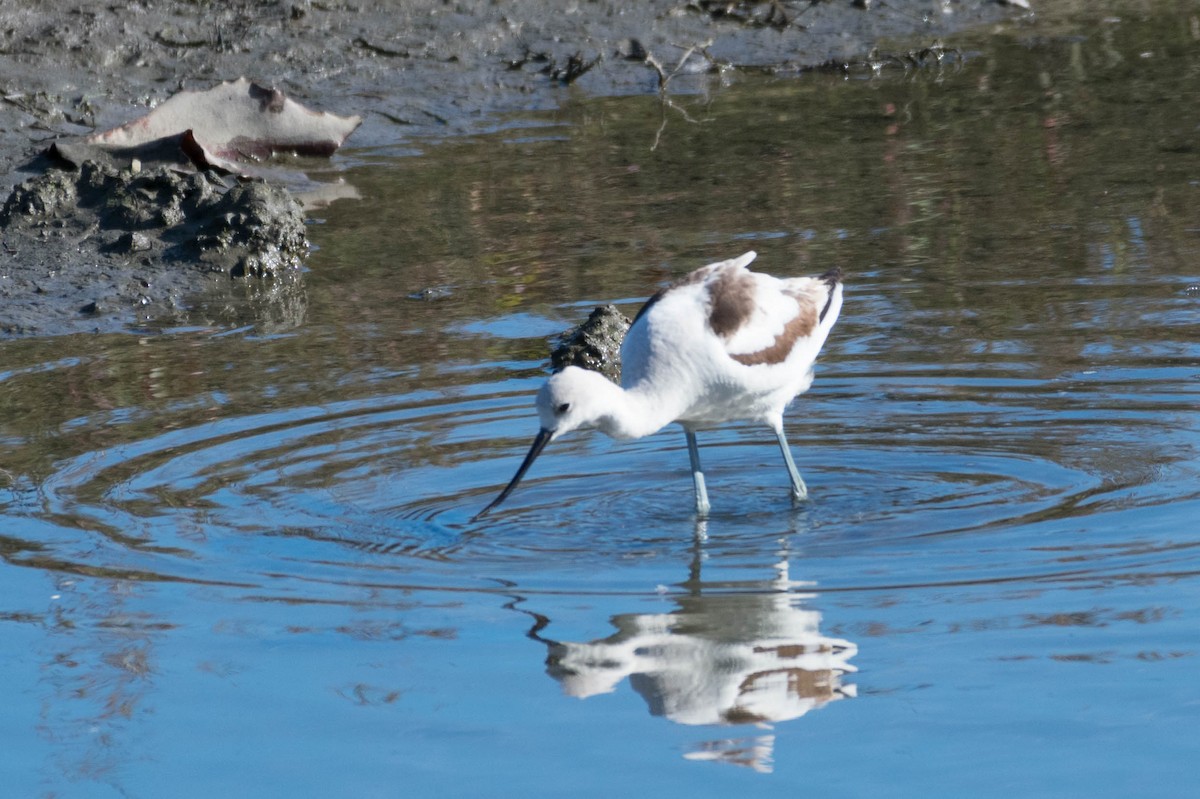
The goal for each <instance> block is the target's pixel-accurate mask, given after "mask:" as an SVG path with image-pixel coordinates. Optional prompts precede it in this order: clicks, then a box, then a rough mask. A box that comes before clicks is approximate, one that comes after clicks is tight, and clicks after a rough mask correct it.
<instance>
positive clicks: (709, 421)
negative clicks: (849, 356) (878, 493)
mask: <svg viewBox="0 0 1200 799" xmlns="http://www.w3.org/2000/svg"><path fill="white" fill-rule="evenodd" d="M754 258H755V253H754V252H747V253H745V254H744V255H742V256H740V257H738V258H734V259H731V260H728V261H721V262H719V263H715V264H710V265H708V266H705V267H701V268H700V269H697V270H695V271H694V272H691V273H690V274H688V275H686V276H685V277H683V278H682V279H681V280H679V281H676V282H675V283H673V284H672V285H670V286H668V287H667V288H665V289H663V290H662V291H660V292H659V293H658V294H656V295H654V296H653V297H651V298H650V300H649V301H648V302H647V303H646V305H645V306H644V307H643V308H642V310H641V311H640V312H639V313H638V315H637V317H636V318H635V319H634V322H633V324H632V325H631V326H630V328H629V331H628V333H626V336H625V341H624V342H623V344H622V345H621V385H620V386H617V385H615V384H613V383H612V382H610V381H609V380H607V379H606V378H605V377H604V376H602V375H600V374H599V373H597V372H591V371H588V370H586V369H580V368H578V367H575V366H568V367H567V368H565V369H563V370H562V371H561V372H559V373H558V374H556V375H554V376H552V377H551V378H550V379H549V380H548V381H547V382H546V384H545V385H544V386H542V388H541V390H540V391H539V392H538V399H537V407H538V415H539V417H540V420H541V432H540V433H539V434H538V437H537V439H535V441H534V445H533V447H532V448H531V449H530V451H529V454H528V455H527V456H526V458H525V461H524V462H523V463H522V464H521V467H520V469H519V470H518V471H517V475H516V476H515V477H514V478H513V480H512V482H510V483H509V485H508V487H507V488H505V489H504V491H503V492H502V493H501V495H500V496H499V497H498V498H497V499H496V500H495V501H494V502H492V504H490V505H488V507H487V508H484V510H483V511H481V512H480V513H479V515H480V516H482V515H483V514H484V513H486V512H487V511H489V510H491V508H493V507H495V506H496V505H498V504H500V502H502V501H503V500H504V498H505V497H507V496H508V494H509V493H510V492H511V491H512V490H513V489H514V488H515V487H516V485H517V483H518V482H519V481H520V479H521V477H522V476H523V475H524V473H525V470H526V469H528V468H529V465H530V464H531V463H532V462H533V459H534V458H536V457H537V455H538V453H540V452H541V449H542V447H544V446H545V444H546V443H548V442H549V441H553V440H554V439H556V438H558V437H559V436H561V435H563V434H564V433H567V432H570V431H571V430H577V429H588V428H596V429H599V430H600V431H601V432H603V433H606V434H607V435H609V436H612V437H613V438H621V439H628V438H641V437H642V436H647V435H650V434H651V433H654V432H657V431H658V430H660V429H662V428H663V427H665V426H666V425H668V424H670V423H672V422H678V423H680V424H681V425H683V428H684V431H685V433H686V435H687V438H688V451H689V454H690V455H691V458H692V470H693V477H694V479H695V484H696V506H697V510H698V511H699V512H700V513H701V514H703V513H706V512H707V511H708V497H707V492H706V490H705V487H704V475H703V473H702V472H701V470H700V463H699V454H698V451H697V448H696V440H695V430H697V429H703V428H705V427H711V426H714V425H719V424H723V423H726V422H731V421H738V420H744V421H758V422H763V423H765V424H767V425H768V426H769V427H771V429H772V430H774V431H775V434H776V437H777V438H778V440H779V444H780V448H781V449H782V451H783V455H784V459H785V462H786V463H787V466H788V471H789V473H790V475H791V477H792V493H793V495H794V496H795V497H796V498H797V499H804V498H805V496H806V495H807V489H806V488H805V487H804V483H803V481H802V480H801V479H800V475H799V473H798V472H797V471H796V469H795V465H794V463H793V462H792V459H791V453H790V451H789V450H788V447H787V442H786V439H785V437H784V434H783V410H784V408H786V407H787V405H788V404H789V403H790V402H791V401H792V400H793V399H794V398H795V397H796V395H798V394H800V393H802V392H804V391H806V390H807V389H808V387H809V386H810V385H812V381H813V371H812V367H813V362H814V361H815V360H816V358H817V354H818V353H819V352H820V350H821V347H822V345H824V343H825V339H826V338H827V337H828V335H829V331H830V330H831V329H832V328H833V325H834V323H835V322H836V321H837V317H838V314H839V312H840V311H841V306H842V285H841V274H840V271H839V270H833V271H831V272H828V273H826V274H825V275H822V276H821V277H800V278H791V279H780V278H776V277H772V276H770V275H764V274H761V273H757V272H751V271H749V270H748V269H746V266H747V265H748V264H749V263H750V262H751V261H753V260H754Z"/></svg>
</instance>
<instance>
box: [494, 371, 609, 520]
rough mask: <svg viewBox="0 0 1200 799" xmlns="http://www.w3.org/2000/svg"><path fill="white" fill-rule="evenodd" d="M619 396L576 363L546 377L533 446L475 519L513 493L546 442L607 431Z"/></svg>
mask: <svg viewBox="0 0 1200 799" xmlns="http://www.w3.org/2000/svg"><path fill="white" fill-rule="evenodd" d="M620 397H621V389H620V388H619V387H617V386H616V385H615V384H613V383H611V382H609V381H608V379H607V378H605V377H604V375H601V374H600V373H598V372H591V371H588V370H587V369H580V368H579V367H578V366H568V367H567V368H566V369H563V370H562V371H561V372H559V373H558V374H556V375H554V376H553V377H551V378H550V379H549V380H547V381H546V383H545V385H543V386H542V388H541V390H539V391H538V396H537V409H538V418H539V419H540V420H541V430H539V431H538V434H537V437H536V438H534V439H533V445H532V446H531V447H530V448H529V453H528V454H526V455H525V460H523V461H522V462H521V465H520V466H519V467H518V468H517V473H516V475H514V476H513V479H512V480H511V481H509V483H508V485H507V486H505V488H504V490H503V491H501V492H500V496H498V497H496V498H495V499H494V500H492V502H491V504H489V505H488V506H487V507H486V508H484V509H483V510H481V511H479V513H477V514H475V518H476V519H478V518H479V517H480V516H483V515H484V514H486V513H487V512H488V511H490V510H491V509H492V508H494V507H496V506H497V505H499V504H500V503H501V502H503V501H504V500H505V499H506V498H507V497H508V495H509V494H511V493H512V492H513V489H514V488H516V487H517V484H518V483H520V482H521V478H522V477H524V476H525V472H527V471H528V470H529V467H530V466H531V465H532V464H533V462H534V460H536V459H537V456H538V455H540V454H541V452H542V450H543V449H544V448H545V446H546V444H548V443H550V442H551V441H553V440H554V439H556V438H558V437H559V436H561V435H562V434H563V433H569V432H571V431H572V430H579V429H585V428H589V427H599V428H600V429H602V430H605V431H609V430H610V429H611V427H612V419H613V410H614V408H615V406H616V404H617V403H619V402H620Z"/></svg>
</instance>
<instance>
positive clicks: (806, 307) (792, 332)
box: [729, 294, 819, 366]
mask: <svg viewBox="0 0 1200 799" xmlns="http://www.w3.org/2000/svg"><path fill="white" fill-rule="evenodd" d="M793 296H795V299H796V305H798V306H799V307H798V309H797V313H796V315H795V316H794V317H792V319H791V321H789V322H788V323H787V324H786V325H784V326H783V332H782V333H780V334H779V335H778V336H776V337H775V340H774V341H773V342H771V345H770V346H769V347H765V348H763V349H761V350H758V351H757V352H745V353H741V354H739V355H730V356H729V357H730V358H733V359H734V360H735V361H737V362H738V363H743V364H745V365H746V366H758V365H759V364H776V363H783V362H784V361H786V360H787V357H788V355H790V354H791V352H792V347H794V346H795V345H796V342H797V341H799V340H800V339H802V338H804V337H805V336H807V335H808V334H810V333H812V332H813V330H815V329H816V327H817V322H818V319H819V314H818V312H817V304H816V303H815V302H813V299H812V297H810V296H808V295H807V294H803V295H799V296H796V295H793Z"/></svg>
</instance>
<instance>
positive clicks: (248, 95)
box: [86, 78, 362, 168]
mask: <svg viewBox="0 0 1200 799" xmlns="http://www.w3.org/2000/svg"><path fill="white" fill-rule="evenodd" d="M361 123H362V118H361V117H359V116H349V117H343V116H338V115H336V114H330V113H328V112H323V111H313V110H311V109H309V108H306V107H304V106H303V105H301V104H300V103H297V102H296V101H294V100H290V99H288V98H287V97H286V96H285V95H284V94H283V92H281V91H279V90H278V89H268V88H264V87H262V86H259V85H258V84H256V83H252V82H251V81H248V80H246V79H245V78H238V79H237V80H235V81H226V82H225V83H222V84H220V85H218V86H214V87H213V88H211V89H208V90H207V91H201V92H192V91H183V92H179V93H178V94H176V95H174V96H172V97H171V98H170V99H169V100H167V101H166V102H164V103H163V104H162V105H160V106H159V107H158V108H156V109H154V110H153V111H151V112H150V113H149V114H147V115H146V116H144V117H140V118H138V119H135V120H133V121H132V122H128V123H126V124H124V125H121V126H120V127H117V128H113V129H112V130H107V131H104V132H102V133H95V134H93V135H91V136H89V137H88V138H87V139H86V141H87V143H89V144H93V145H96V146H98V147H103V148H105V149H112V150H126V149H132V148H138V147H142V146H144V145H146V144H147V143H149V142H154V141H159V140H161V139H165V138H176V137H181V138H180V139H179V140H180V143H181V145H182V146H183V149H184V151H185V152H186V153H187V154H188V156H189V157H190V158H191V159H192V160H193V161H194V162H195V163H196V165H197V166H199V167H201V168H205V167H207V166H220V167H223V168H229V166H230V165H229V164H228V162H230V161H257V160H262V159H264V158H268V157H270V156H271V155H273V154H274V153H295V154H297V155H319V156H329V155H332V154H333V153H334V151H336V150H337V148H338V147H340V146H341V145H342V143H343V142H344V141H345V140H346V138H347V137H348V136H349V135H350V134H351V133H352V132H354V130H355V129H356V128H357V127H358V126H359V125H360V124H361Z"/></svg>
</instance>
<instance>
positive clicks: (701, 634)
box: [538, 562, 858, 771]
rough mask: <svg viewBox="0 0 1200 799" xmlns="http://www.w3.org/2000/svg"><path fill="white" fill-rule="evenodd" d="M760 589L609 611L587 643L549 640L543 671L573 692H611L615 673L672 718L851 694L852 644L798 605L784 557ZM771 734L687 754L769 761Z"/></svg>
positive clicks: (804, 704) (791, 714)
mask: <svg viewBox="0 0 1200 799" xmlns="http://www.w3.org/2000/svg"><path fill="white" fill-rule="evenodd" d="M776 568H777V569H778V577H777V579H775V580H773V581H772V582H771V583H770V585H771V587H772V589H773V590H771V591H768V592H766V593H762V592H757V593H741V592H739V593H729V594H725V593H704V594H701V593H698V592H697V593H693V594H685V595H683V596H680V597H678V598H676V600H675V601H676V602H677V603H678V604H679V608H678V609H677V610H675V611H673V612H671V613H652V614H640V613H630V614H622V615H619V616H616V617H614V618H613V619H612V623H613V624H614V625H616V627H617V632H616V633H615V634H613V635H611V636H609V637H608V638H604V639H600V640H596V641H591V642H588V643H570V642H560V641H552V640H548V639H545V638H541V637H540V636H539V637H538V638H539V640H541V641H543V643H545V644H546V645H547V648H548V656H547V659H546V662H547V672H548V673H549V674H550V676H552V677H554V679H556V680H558V681H559V682H560V683H561V684H562V686H563V691H564V692H565V693H567V694H568V695H570V696H576V697H580V698H586V697H589V696H595V695H597V694H603V693H610V692H612V691H614V690H615V689H616V687H617V686H618V685H619V684H620V682H621V681H622V680H624V679H625V678H628V679H629V684H630V686H632V687H633V689H634V690H636V691H637V692H638V694H640V695H641V696H642V698H643V699H644V700H645V701H646V704H647V705H648V706H649V708H650V712H651V713H653V714H654V715H656V716H664V717H666V718H668V719H670V720H671V721H674V722H677V723H679V724H688V725H698V724H720V725H735V724H757V725H759V726H763V725H766V724H768V723H770V722H781V721H787V720H789V719H794V718H798V717H800V716H803V715H804V714H805V713H808V712H809V711H810V710H813V709H816V708H820V707H822V706H824V705H826V704H828V703H829V702H833V701H836V700H838V699H842V698H844V697H852V696H854V695H855V693H856V689H855V686H854V685H853V684H843V682H842V678H843V676H844V675H846V674H849V673H853V672H855V671H857V669H856V667H855V666H854V665H853V664H851V663H850V660H851V659H852V658H853V657H854V656H855V655H856V654H857V653H858V647H857V646H855V644H854V643H852V642H850V641H846V640H843V639H840V638H830V637H827V636H824V635H822V634H821V632H820V622H821V614H820V613H819V612H817V611H815V610H809V609H806V608H803V607H800V606H799V604H798V603H799V601H800V600H801V599H803V596H802V595H798V594H795V593H793V592H792V590H793V589H794V587H795V586H796V585H797V584H796V583H793V582H791V581H789V580H788V578H787V563H786V562H784V563H781V564H779V565H778V566H777V567H776ZM773 740H774V739H773V736H771V735H756V736H753V737H752V738H751V739H750V740H748V741H747V740H738V739H733V740H722V741H713V742H707V743H705V744H702V745H701V747H700V748H698V749H697V750H696V751H693V752H691V753H689V754H688V755H687V757H688V758H689V759H692V760H723V761H725V762H732V763H737V764H739V765H746V766H750V767H751V768H754V769H756V770H759V771H769V770H770V768H771V764H770V758H771V753H772V747H773Z"/></svg>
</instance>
